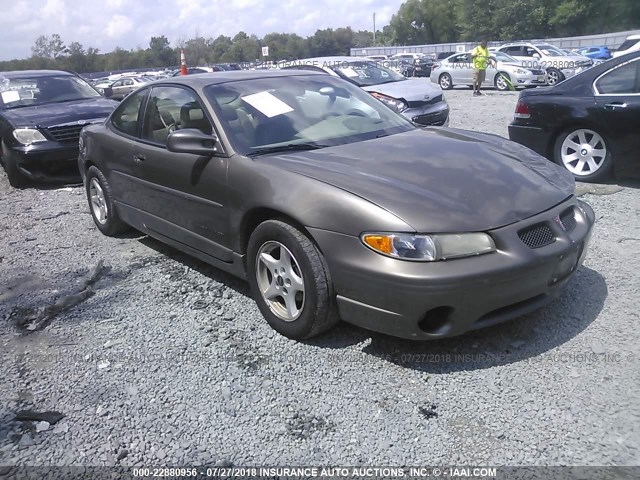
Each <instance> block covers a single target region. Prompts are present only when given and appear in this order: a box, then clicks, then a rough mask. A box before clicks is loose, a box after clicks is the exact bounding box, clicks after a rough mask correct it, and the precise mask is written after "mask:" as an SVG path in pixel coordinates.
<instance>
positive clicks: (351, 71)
mask: <svg viewBox="0 0 640 480" xmlns="http://www.w3.org/2000/svg"><path fill="white" fill-rule="evenodd" d="M393 63H394V62H363V61H355V62H335V63H333V64H330V63H327V64H326V66H327V67H329V68H331V70H333V71H334V72H336V73H337V74H338V75H339V76H340V77H342V78H344V79H345V80H347V81H349V82H351V83H353V84H355V85H357V86H359V87H368V86H371V85H381V84H383V83H391V82H401V81H403V80H406V79H407V78H406V77H405V76H403V75H401V74H400V73H398V72H394V71H393V70H391V69H390V68H388V65H390V64H393Z"/></svg>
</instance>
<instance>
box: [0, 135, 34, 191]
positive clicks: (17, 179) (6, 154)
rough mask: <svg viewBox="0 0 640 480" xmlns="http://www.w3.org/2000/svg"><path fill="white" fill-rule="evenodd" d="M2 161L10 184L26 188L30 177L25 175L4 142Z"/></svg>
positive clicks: (0, 158)
mask: <svg viewBox="0 0 640 480" xmlns="http://www.w3.org/2000/svg"><path fill="white" fill-rule="evenodd" d="M0 163H1V164H2V167H3V168H4V172H5V174H6V175H7V179H8V180H9V185H11V186H12V187H13V188H24V187H26V186H27V185H28V184H29V179H28V178H27V177H25V176H24V175H23V174H22V173H21V172H20V170H18V166H17V164H16V162H15V160H14V159H13V154H12V153H11V152H10V151H9V149H8V148H7V147H6V146H5V145H4V143H3V144H2V152H1V153H0Z"/></svg>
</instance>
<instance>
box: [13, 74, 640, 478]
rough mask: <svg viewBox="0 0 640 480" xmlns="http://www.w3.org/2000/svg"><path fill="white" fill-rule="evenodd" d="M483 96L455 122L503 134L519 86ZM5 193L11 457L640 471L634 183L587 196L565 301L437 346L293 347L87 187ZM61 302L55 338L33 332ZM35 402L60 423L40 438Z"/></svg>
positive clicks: (240, 295)
mask: <svg viewBox="0 0 640 480" xmlns="http://www.w3.org/2000/svg"><path fill="white" fill-rule="evenodd" d="M425 81H427V80H425ZM485 93H486V95H484V96H482V97H478V98H474V97H472V95H471V90H470V89H466V88H460V89H455V90H452V91H448V92H446V93H445V96H446V99H447V101H448V102H449V105H450V107H451V124H450V126H451V127H454V128H466V129H472V130H478V131H483V132H489V133H494V134H497V135H502V136H507V126H508V124H509V122H510V121H511V118H512V116H513V111H514V108H515V104H516V100H517V95H518V94H517V93H515V92H504V93H502V92H497V91H495V90H487V91H486V92H485ZM0 182H1V183H0V225H1V226H2V228H1V229H0V242H1V244H2V245H3V249H2V251H1V252H0V278H1V279H2V281H1V282H0V318H1V319H2V322H1V323H0V342H1V348H0V355H1V362H2V365H3V366H5V368H3V369H1V370H0V384H1V385H3V387H2V389H0V390H1V393H0V454H1V456H2V457H3V458H4V459H5V460H4V462H3V463H8V464H11V465H25V464H29V465H33V464H36V465H38V464H40V465H50V464H55V465H83V464H87V465H88V464H91V465H116V464H120V465H140V466H150V465H165V464H167V465H172V464H173V465H197V464H207V465H213V464H220V465H230V464H233V465H287V464H288V465H300V464H318V465H320V464H333V465H361V464H376V465H390V464H392V465H417V464H422V465H424V464H430V465H438V464H458V465H469V464H489V465H557V464H560V465H637V464H638V462H640V454H639V453H638V452H640V407H639V406H638V398H639V397H640V382H639V381H638V380H639V378H640V349H639V348H638V345H640V333H639V331H638V328H637V324H638V321H639V320H640V318H639V314H638V292H639V291H640V275H638V271H639V270H640V255H639V254H640V185H638V183H637V182H635V183H632V182H622V183H619V184H611V185H579V186H578V193H579V194H580V195H582V198H583V199H584V200H585V201H587V202H588V203H589V204H590V205H591V206H592V207H593V209H594V211H595V212H596V218H597V222H596V226H595V231H594V235H593V238H592V241H591V246H590V250H589V254H588V257H587V259H586V261H585V264H584V266H583V267H582V268H581V269H580V270H579V271H578V272H577V274H576V276H575V278H574V279H573V281H572V282H571V284H570V287H569V288H568V290H567V292H566V293H565V294H564V295H563V296H562V297H561V298H560V299H558V300H557V301H556V302H554V303H553V304H551V305H550V306H549V307H547V308H546V309H544V310H542V311H539V312H537V313H534V314H531V315H527V316H525V317H521V318H519V319H517V320H514V321H512V322H509V323H506V324H502V325H498V326H495V327H491V328H488V329H484V330H480V331H476V332H473V333H470V334H466V335H464V336H462V337H456V338H451V339H447V340H441V341H434V342H428V343H417V342H410V341H406V340H400V339H395V338H390V337H386V336H384V335H380V334H375V333H371V332H368V331H366V330H362V329H359V328H356V327H352V326H349V325H346V324H342V325H340V326H339V327H338V328H337V329H335V330H333V331H331V332H330V333H329V334H327V335H324V336H321V337H319V338H317V339H314V340H311V341H307V342H295V341H291V340H288V339H286V338H284V337H282V336H279V335H278V334H277V333H275V332H274V331H273V330H272V329H271V328H270V327H269V325H267V323H266V322H265V321H264V319H263V318H262V315H261V314H260V312H259V310H258V308H257V306H256V304H255V303H254V302H253V300H252V299H251V297H250V296H249V291H248V287H247V285H246V284H244V283H243V282H241V281H239V280H237V279H235V278H234V277H231V276H230V275H227V274H224V273H222V272H220V271H218V270H216V269H214V268H212V267H209V266H208V265H206V264H204V263H202V262H200V261H197V260H194V259H192V258H190V257H188V256H186V255H184V254H182V253H178V252H177V251H175V250H172V249H171V248H169V247H166V246H164V245H163V244H161V243H159V242H157V241H155V240H152V239H150V238H148V237H146V236H141V235H135V234H131V235H126V236H122V237H120V238H117V239H114V238H108V237H105V236H103V235H102V234H100V232H99V231H98V230H97V229H96V227H95V226H94V223H93V221H92V219H91V216H90V214H89V212H88V206H87V202H86V198H85V193H84V191H83V189H82V188H81V187H64V188H50V187H40V188H28V189H25V190H15V189H13V188H11V187H10V186H9V185H8V183H7V181H6V178H5V177H4V176H3V177H2V178H1V180H0ZM96 267H98V268H96ZM87 285H89V287H88V288H89V289H85V288H84V287H86V286H87ZM87 292H89V293H87ZM85 297H86V298H85ZM79 300H83V301H81V302H80V303H78V304H77V305H75V306H74V305H73V303H77V302H78V301H79ZM56 301H57V302H58V303H57V304H56V305H57V306H58V307H60V308H59V309H61V310H63V311H62V312H60V313H59V314H57V315H55V316H53V315H51V318H50V324H49V325H48V326H47V327H46V328H44V329H43V330H42V331H36V332H30V331H29V330H27V329H26V328H24V325H25V319H28V318H30V315H32V314H33V312H34V311H37V309H39V308H40V309H44V308H46V307H48V306H49V307H50V306H51V305H53V304H54V303H55V302H56ZM58 307H55V305H54V308H53V309H52V310H49V312H52V311H53V310H56V309H58ZM65 307H68V308H66V309H64V308H65ZM24 409H29V410H37V411H58V412H61V413H62V414H64V418H63V419H62V420H60V421H58V422H57V423H55V425H50V426H48V427H47V426H46V425H44V426H42V427H41V428H40V429H41V430H42V431H36V430H35V428H33V427H30V426H28V425H30V424H28V423H22V422H19V421H16V420H15V414H16V412H17V411H18V410H24ZM45 427H46V428H45Z"/></svg>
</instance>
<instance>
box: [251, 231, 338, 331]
mask: <svg viewBox="0 0 640 480" xmlns="http://www.w3.org/2000/svg"><path fill="white" fill-rule="evenodd" d="M247 277H248V279H249V285H250V286H251V291H252V293H253V297H254V299H255V301H256V303H257V304H258V308H259V309H260V311H261V312H262V315H263V316H264V317H265V319H266V320H267V322H268V323H269V325H271V327H272V328H273V329H274V330H276V331H277V332H279V333H280V334H282V335H284V336H285V337H288V338H292V339H295V340H301V339H305V338H310V337H313V336H315V335H318V334H320V333H322V332H324V331H325V330H328V329H329V328H331V327H333V326H334V325H335V324H336V323H337V322H338V313H337V307H336V303H335V294H334V291H333V284H332V282H331V277H330V275H329V269H328V267H327V264H326V262H325V260H324V257H323V256H322V253H320V251H319V250H318V248H317V247H316V246H315V244H314V243H313V242H311V240H310V239H309V238H308V237H307V236H306V235H305V234H303V233H302V232H301V231H300V230H298V229H297V228H295V227H293V226H292V225H290V224H288V223H285V222H282V221H279V220H267V221H265V222H263V223H261V224H260V225H258V227H257V228H256V229H255V231H254V232H253V234H252V235H251V238H250V239H249V245H248V248H247Z"/></svg>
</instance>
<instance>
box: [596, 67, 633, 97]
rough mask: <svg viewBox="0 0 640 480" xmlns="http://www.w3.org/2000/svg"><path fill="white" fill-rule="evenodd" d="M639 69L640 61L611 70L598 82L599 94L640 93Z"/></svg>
mask: <svg viewBox="0 0 640 480" xmlns="http://www.w3.org/2000/svg"><path fill="white" fill-rule="evenodd" d="M639 68H640V61H638V60H636V61H634V62H630V63H627V64H626V65H622V66H620V67H618V68H615V69H614V70H611V71H610V72H608V73H607V74H606V75H604V76H603V77H602V78H600V80H598V81H597V82H596V88H597V89H598V92H599V93H600V94H602V95H610V94H625V93H626V94H634V93H635V94H637V93H640V78H639V75H638V73H639V72H638V69H639Z"/></svg>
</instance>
